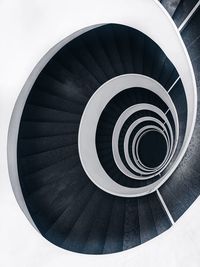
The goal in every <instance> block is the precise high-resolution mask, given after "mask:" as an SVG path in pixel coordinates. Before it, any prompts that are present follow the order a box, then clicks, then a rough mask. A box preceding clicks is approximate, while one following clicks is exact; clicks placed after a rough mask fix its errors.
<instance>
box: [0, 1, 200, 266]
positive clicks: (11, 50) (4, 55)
mask: <svg viewBox="0 0 200 267" xmlns="http://www.w3.org/2000/svg"><path fill="white" fill-rule="evenodd" d="M72 1H73V0H72ZM96 1H97V2H98V1H101V3H102V2H104V3H105V4H104V5H101V6H102V8H101V9H100V10H98V12H99V16H101V14H103V13H104V11H108V10H109V9H110V11H111V8H112V7H113V1H111V0H107V1H106V0H96ZM133 1H135V2H136V1H141V0H132V2H133ZM145 1H152V0H145ZM75 2H76V3H84V1H81V0H79V1H77V0H76V1H75ZM93 2H95V0H93ZM114 2H116V3H117V6H118V8H119V9H120V8H121V6H122V5H124V4H127V5H129V3H130V2H131V0H126V1H124V0H115V1H114ZM69 3H70V2H69V1H68V0H54V1H51V0H34V1H33V0H13V1H12V0H1V1H0V34H1V40H0V214H1V215H0V216H1V217H0V266H2V267H32V266H33V267H37V266H38V267H47V266H48V267H51V266H52V267H55V266H56V267H57V266H58V267H62V266H70V265H71V266H75V267H76V266H79V265H80V266H82V267H86V266H87V267H90V266H91V267H92V266H94V265H95V266H97V267H98V266H101V267H102V266H104V267H107V266H115V267H121V266H123V267H129V266H131V267H134V266H137V267H140V266H142V267H143V266H144V267H146V266H156V267H157V266H159V267H160V266H161V267H162V266H166V267H199V266H200V227H199V226H200V199H198V200H197V201H196V202H195V203H194V204H193V206H192V207H191V208H190V209H189V210H188V211H187V212H186V213H185V214H184V215H183V216H182V218H181V219H180V220H179V221H178V222H177V223H176V224H175V226H174V227H172V228H171V229H170V230H169V231H167V232H165V233H164V234H163V235H160V236H159V237H157V238H155V239H153V240H151V241H150V242H147V243H146V244H144V245H141V246H139V247H137V248H135V249H132V250H129V251H126V252H124V253H118V254H114V255H109V256H98V257H97V256H84V255H79V254H75V253H70V252H67V251H65V250H62V249H60V248H57V247H55V246H54V245H52V244H51V243H49V242H48V241H46V240H45V239H44V238H43V237H42V236H41V235H40V234H38V233H37V232H36V231H35V229H33V227H32V226H31V225H30V224H29V222H28V221H27V219H26V217H25V216H24V215H23V213H22V212H21V210H20V208H19V206H18V204H17V202H16V200H15V198H14V195H13V192H12V188H11V185H10V181H9V176H8V170H7V151H6V149H7V148H6V141H7V131H8V125H9V120H10V116H11V113H12V109H13V107H14V103H15V101H16V99H17V96H18V94H19V92H20V90H21V88H22V87H23V85H24V83H25V81H26V79H27V78H28V75H29V74H30V72H31V71H32V69H33V68H34V66H35V65H36V63H37V62H38V61H39V59H40V58H41V57H42V56H43V55H44V54H45V53H46V52H47V51H48V49H50V48H51V47H52V46H53V45H54V44H56V43H57V42H58V41H60V40H61V39H63V38H64V37H66V35H68V32H67V31H66V29H68V31H69V23H70V19H69V17H68V16H67V14H69V8H70V7H69ZM97 6H98V5H97ZM94 8H95V5H94ZM96 8H98V7H96ZM67 11H68V12H67ZM76 11H77V13H76V14H77V16H79V13H80V14H81V12H82V8H80V9H79V5H78V4H77V7H76ZM111 12H112V11H111ZM91 16H93V13H92V12H91ZM80 28H81V26H80ZM74 30H75V29H73V24H72V25H71V26H70V31H71V32H73V31H74Z"/></svg>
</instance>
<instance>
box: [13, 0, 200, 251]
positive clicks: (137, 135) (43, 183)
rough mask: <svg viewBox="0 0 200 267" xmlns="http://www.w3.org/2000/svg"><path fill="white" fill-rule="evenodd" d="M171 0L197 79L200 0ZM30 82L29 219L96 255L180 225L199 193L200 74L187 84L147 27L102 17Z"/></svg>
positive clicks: (26, 143) (26, 142) (62, 242)
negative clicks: (198, 91)
mask: <svg viewBox="0 0 200 267" xmlns="http://www.w3.org/2000/svg"><path fill="white" fill-rule="evenodd" d="M160 2H161V4H162V5H163V6H164V7H165V9H166V10H167V11H168V13H169V14H170V16H171V17H172V19H173V20H174V22H175V24H176V27H177V28H178V30H179V31H180V34H181V37H182V39H183V41H184V44H185V46H186V48H187V51H188V53H189V56H190V60H191V62H192V66H193V70H194V74H195V78H196V83H197V89H198V87H199V73H200V72H199V64H198V63H199V59H200V57H199V52H200V44H199V36H200V29H199V26H198V24H199V20H200V1H196V0H195V1H193V0H192V1H191V0H190V1H187V0H174V1H173V0H163V1H160ZM162 12H164V11H162ZM189 63H190V62H189ZM193 70H192V71H191V74H190V73H186V74H185V75H191V77H192V74H193ZM28 86H29V89H30V90H29V93H28V94H27V98H25V100H24V105H23V106H22V109H21V114H20V115H19V129H18V133H17V143H16V146H17V154H16V162H17V173H18V180H19V185H20V188H21V191H22V196H23V200H24V202H25V206H26V208H27V210H28V214H29V215H30V218H29V220H30V221H31V222H32V224H33V226H34V227H35V228H36V229H37V230H38V231H39V232H40V233H41V234H42V235H43V236H44V237H45V238H46V239H47V240H49V241H50V242H52V243H53V244H55V245H57V246H59V247H61V248H64V249H67V250H70V251H73V252H78V253H84V254H95V255H96V254H108V253H115V252H120V251H123V250H127V249H130V248H133V247H135V246H138V245H140V244H142V243H144V242H146V241H148V240H150V239H152V238H154V237H156V236H158V235H160V234H161V233H163V232H164V231H166V230H167V229H169V228H170V227H171V226H172V225H173V224H174V223H175V222H176V221H177V220H178V219H179V218H180V217H181V216H182V214H183V213H184V212H185V211H186V210H187V209H188V208H189V207H190V206H191V204H192V203H193V202H194V201H195V199H196V198H197V197H198V196H199V194H200V179H199V173H200V169H199V168H200V167H199V164H198V160H199V156H198V137H199V133H198V130H199V129H198V127H199V112H198V109H197V120H196V124H195V127H194V131H193V124H194V121H195V119H196V113H195V112H196V111H195V108H196V106H195V101H198V98H197V99H195V83H194V88H192V87H190V91H188V90H186V86H185V80H184V79H182V76H181V75H180V72H179V69H178V68H177V66H176V64H174V62H172V60H170V58H169V57H168V56H167V55H166V53H165V52H164V51H163V49H161V47H160V46H159V45H158V44H157V43H156V42H155V41H153V40H152V39H151V38H150V37H149V36H148V35H147V34H145V33H143V32H141V31H139V30H137V29H135V28H132V27H130V26H126V25H122V24H118V23H108V24H101V25H95V26H92V27H91V28H89V29H87V30H85V31H84V32H81V33H79V34H77V36H76V37H74V38H71V40H70V41H68V42H67V43H65V45H63V46H62V47H61V48H60V49H59V50H58V52H57V53H55V55H53V56H52V57H51V58H50V60H49V61H48V62H47V64H45V66H44V68H43V69H42V70H41V72H40V73H38V75H37V77H36V78H35V80H34V82H33V84H32V85H30V84H29V83H28ZM187 89H188V88H187ZM194 100H195V101H194ZM10 131H14V130H13V125H12V122H11V126H10ZM192 133H193V134H192ZM11 135H12V134H11ZM191 135H192V139H191V140H190V138H191ZM189 142H190V143H189ZM186 149H187V151H186ZM185 151H186V153H185ZM9 153H13V151H12V150H10V152H9ZM11 178H12V177H11ZM14 191H15V190H14Z"/></svg>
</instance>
